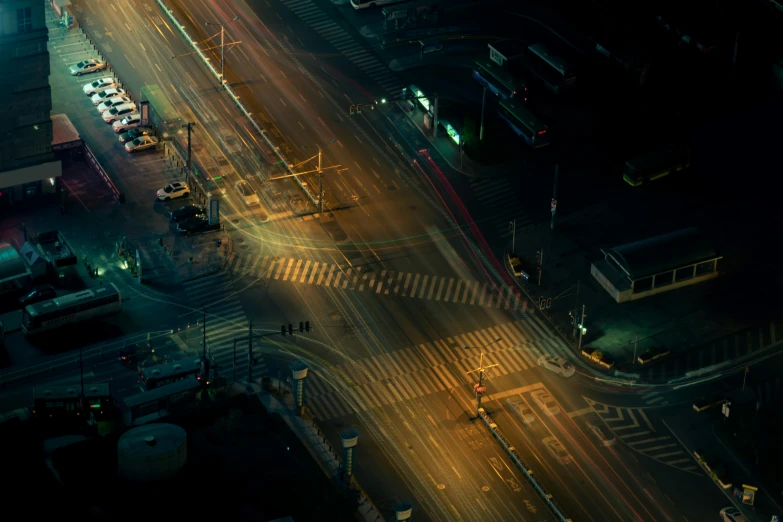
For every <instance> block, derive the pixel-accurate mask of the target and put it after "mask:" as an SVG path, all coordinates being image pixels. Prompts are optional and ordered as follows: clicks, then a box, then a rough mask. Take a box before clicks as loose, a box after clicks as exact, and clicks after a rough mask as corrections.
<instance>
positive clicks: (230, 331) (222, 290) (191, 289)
mask: <svg viewBox="0 0 783 522" xmlns="http://www.w3.org/2000/svg"><path fill="white" fill-rule="evenodd" d="M184 286H185V294H186V295H187V297H188V300H189V303H190V305H191V306H192V307H193V308H194V309H196V310H199V311H198V312H195V313H194V315H193V318H194V321H195V320H198V321H202V320H203V314H202V313H201V312H200V309H205V310H206V311H207V315H206V325H207V336H206V338H207V351H208V352H209V354H210V355H211V356H212V358H213V359H214V360H215V361H216V362H217V364H218V366H220V367H221V368H222V372H221V373H223V374H226V372H228V371H229V370H231V369H232V368H233V359H234V339H236V338H244V337H247V334H248V321H247V317H246V316H245V311H244V309H243V308H242V303H241V302H240V301H239V298H238V297H237V295H236V293H235V292H234V288H233V281H232V279H231V278H230V277H228V276H227V275H226V274H225V273H224V272H218V273H216V274H212V275H209V276H206V277H202V278H199V279H194V280H192V281H187V282H185V283H184ZM241 353H242V354H244V356H243V357H239V356H237V372H238V375H246V373H247V364H248V361H247V356H246V353H247V352H246V350H243V351H242V352H241ZM253 371H254V373H256V374H257V375H263V374H265V373H266V366H265V363H264V361H263V359H261V358H259V359H258V364H257V365H256V366H254V368H253Z"/></svg>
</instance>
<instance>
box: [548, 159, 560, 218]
mask: <svg viewBox="0 0 783 522" xmlns="http://www.w3.org/2000/svg"><path fill="white" fill-rule="evenodd" d="M559 173H560V165H555V187H554V188H553V189H552V206H551V210H552V222H551V223H550V225H549V229H550V230H554V229H555V210H557V176H558V174H559Z"/></svg>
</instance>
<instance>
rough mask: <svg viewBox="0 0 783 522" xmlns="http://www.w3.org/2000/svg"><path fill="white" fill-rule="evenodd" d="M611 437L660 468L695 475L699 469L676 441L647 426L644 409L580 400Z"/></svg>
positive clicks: (664, 431) (649, 424) (663, 431)
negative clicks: (656, 463)
mask: <svg viewBox="0 0 783 522" xmlns="http://www.w3.org/2000/svg"><path fill="white" fill-rule="evenodd" d="M584 399H585V401H587V404H588V405H589V406H590V407H591V408H592V409H593V411H594V412H595V413H596V414H597V415H598V416H599V417H600V418H601V420H602V421H603V422H604V423H605V424H606V426H607V427H608V428H609V430H610V431H611V432H612V433H613V435H614V437H615V438H616V439H617V440H618V441H620V442H622V443H623V444H625V445H626V446H627V447H628V448H630V449H631V450H633V451H635V452H637V453H641V454H642V455H644V456H646V457H649V458H651V459H654V460H657V461H658V462H660V463H662V464H666V465H667V466H671V467H673V468H677V469H679V470H681V471H685V472H688V473H693V474H695V475H698V474H699V473H700V471H701V470H700V468H699V467H698V466H697V465H696V464H695V463H694V461H693V457H691V455H690V454H689V453H688V452H687V451H686V450H685V448H683V447H682V446H681V445H680V443H679V442H677V440H676V439H675V438H674V437H672V436H670V435H667V434H666V433H667V432H668V430H660V431H659V430H658V429H657V428H656V427H655V425H654V424H653V423H652V422H650V419H649V418H648V416H647V414H646V413H645V411H646V410H647V409H646V408H620V407H618V406H611V405H608V404H602V403H600V402H596V401H594V400H592V399H588V398H587V397H584Z"/></svg>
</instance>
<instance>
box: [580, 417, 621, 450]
mask: <svg viewBox="0 0 783 522" xmlns="http://www.w3.org/2000/svg"><path fill="white" fill-rule="evenodd" d="M585 424H586V426H587V429H589V430H590V431H591V432H592V433H593V435H595V437H596V438H597V439H598V442H600V443H601V444H603V445H604V446H612V445H613V444H614V443H615V442H616V441H615V439H610V438H608V437H605V436H604V432H603V431H601V427H600V426H599V425H597V424H593V423H592V422H587V423H585Z"/></svg>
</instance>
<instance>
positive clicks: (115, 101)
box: [97, 96, 133, 114]
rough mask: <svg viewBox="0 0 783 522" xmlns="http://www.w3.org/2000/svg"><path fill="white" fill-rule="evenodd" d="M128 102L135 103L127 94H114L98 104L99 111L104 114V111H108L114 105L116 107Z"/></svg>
mask: <svg viewBox="0 0 783 522" xmlns="http://www.w3.org/2000/svg"><path fill="white" fill-rule="evenodd" d="M127 103H133V100H131V99H130V98H128V97H127V96H114V97H113V98H109V99H108V100H104V101H103V102H101V103H99V104H98V107H97V109H98V113H99V114H103V113H104V112H106V111H108V110H109V109H111V108H112V107H116V106H118V105H125V104H127Z"/></svg>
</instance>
